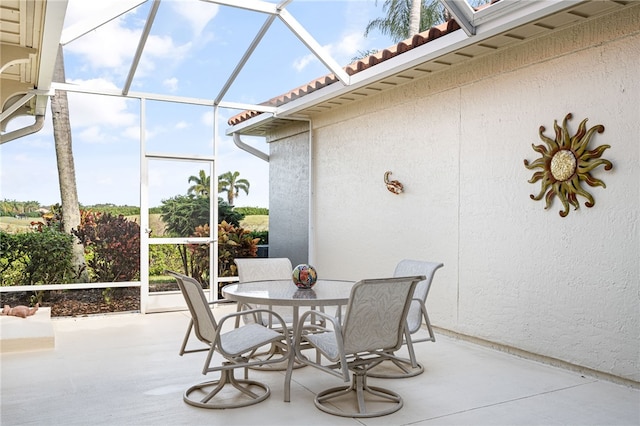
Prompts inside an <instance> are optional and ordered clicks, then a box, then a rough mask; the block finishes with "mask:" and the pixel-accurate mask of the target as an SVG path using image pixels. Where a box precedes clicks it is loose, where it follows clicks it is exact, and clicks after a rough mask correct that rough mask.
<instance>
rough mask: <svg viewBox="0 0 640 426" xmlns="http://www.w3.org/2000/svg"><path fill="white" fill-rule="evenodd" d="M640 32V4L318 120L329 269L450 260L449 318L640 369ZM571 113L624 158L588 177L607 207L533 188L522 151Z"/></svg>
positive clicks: (316, 159) (614, 369)
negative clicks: (570, 205)
mask: <svg viewBox="0 0 640 426" xmlns="http://www.w3.org/2000/svg"><path fill="white" fill-rule="evenodd" d="M639 29H640V7H637V6H634V7H631V8H627V9H626V10H624V11H623V12H621V13H619V14H615V15H610V16H607V17H604V18H601V19H599V20H598V21H591V22H586V23H584V24H581V25H579V26H576V27H572V28H569V29H567V30H564V31H562V32H560V33H557V34H554V35H553V37H545V38H540V39H536V40H533V41H529V42H527V43H525V44H522V45H520V46H517V47H514V48H511V49H508V50H504V51H499V52H497V53H496V54H493V55H490V56H486V57H483V58H479V59H477V60H474V61H471V62H469V63H466V64H464V65H461V66H459V67H457V68H453V69H451V70H450V71H448V72H447V73H440V74H436V75H433V76H430V77H428V78H424V79H421V80H418V81H414V82H412V83H410V84H407V85H404V86H401V87H399V88H397V89H395V90H392V91H387V92H383V93H381V94H380V95H378V96H376V97H370V98H368V99H367V100H364V101H361V102H359V103H356V104H353V105H352V106H350V107H348V108H342V109H335V110H332V111H331V112H328V113H325V114H323V115H318V116H316V117H314V120H313V133H312V136H313V153H312V154H313V160H312V166H313V169H314V180H313V182H312V183H313V188H314V189H313V190H314V194H313V197H312V201H313V204H314V215H313V220H314V223H315V231H314V239H312V241H314V242H313V243H312V244H313V247H312V250H311V252H312V253H314V255H313V259H311V261H312V262H313V263H314V264H315V266H316V268H317V269H318V272H319V275H320V276H322V277H325V278H351V279H361V278H367V277H379V276H385V275H391V274H392V272H393V268H394V266H395V264H396V262H398V261H399V260H400V259H402V258H414V259H425V260H434V261H442V262H444V264H445V267H444V268H443V269H441V270H439V271H438V272H437V274H436V278H435V280H434V285H433V287H432V293H431V294H430V300H429V301H428V307H429V311H430V315H431V319H432V322H433V323H434V324H435V325H437V326H439V327H441V328H444V329H448V330H451V331H454V332H457V333H461V334H464V335H469V336H474V337H477V338H480V339H483V340H486V341H490V342H495V343H497V344H500V345H504V346H506V347H513V348H517V349H520V350H522V351H526V352H531V353H533V354H538V355H541V356H544V357H549V358H551V359H558V360H561V361H564V362H568V363H571V364H574V365H576V366H582V367H586V368H588V369H593V370H596V371H599V372H603V373H606V374H611V375H614V376H618V377H621V378H624V379H628V380H632V381H636V382H638V381H640V365H639V359H640V302H639V291H640V237H639V228H638V222H639V214H640V213H639V212H640V190H639V189H638V184H639V183H640V148H639V147H640V107H639V105H640V78H639V77H638V70H639V69H640V32H639ZM569 112H570V113H572V114H573V116H574V119H573V120H571V121H569V128H570V130H571V133H572V134H573V133H575V131H576V130H577V127H578V124H579V122H580V121H581V120H582V119H584V118H588V119H589V121H588V123H587V124H588V127H591V126H594V125H596V124H603V125H604V126H605V128H606V130H605V132H604V133H602V134H596V136H595V137H594V138H593V139H592V142H591V146H592V147H595V146H599V145H602V144H609V145H611V148H610V149H608V150H606V151H605V154H604V155H603V157H604V158H607V159H609V160H610V161H612V162H613V164H614V168H613V170H611V171H604V170H603V168H602V167H599V168H598V169H597V170H596V171H595V172H594V173H593V175H594V176H595V177H597V178H600V179H602V180H603V181H604V182H605V183H606V185H607V187H606V189H605V188H601V187H597V188H591V187H589V186H587V185H584V187H585V188H586V189H587V190H588V191H589V192H590V193H591V194H592V195H593V196H594V197H595V200H596V204H595V207H593V208H586V207H585V206H584V201H585V200H584V199H583V198H580V204H581V207H580V209H579V210H577V211H574V210H573V209H572V210H571V212H570V213H569V215H568V217H566V218H561V217H560V216H559V215H558V211H559V210H560V209H561V204H560V203H559V200H558V199H556V201H555V203H554V205H553V206H552V208H551V209H549V210H545V209H544V201H532V200H531V199H530V198H529V194H537V193H538V192H539V191H540V183H539V182H538V183H536V184H530V183H528V182H527V180H528V179H530V178H531V176H532V173H533V172H532V171H530V170H528V169H526V168H525V167H524V165H523V160H524V159H529V160H530V161H531V160H535V159H536V158H539V154H538V153H536V152H534V151H533V149H532V148H531V145H532V144H536V145H538V144H542V141H541V140H540V139H539V136H538V128H539V127H540V126H545V127H546V128H547V129H548V130H547V132H546V134H547V135H549V136H551V137H553V130H552V129H553V121H554V120H558V121H559V122H561V121H562V119H563V118H564V116H565V115H566V114H567V113H569ZM386 170H391V171H392V172H393V174H392V178H394V179H398V180H400V181H401V182H402V183H403V184H404V185H405V192H404V193H403V194H402V195H394V194H392V193H390V192H388V191H387V189H386V188H385V186H384V184H383V174H384V172H385V171H386ZM271 194H272V196H273V194H274V192H273V187H272V192H271ZM273 208H274V206H273V203H272V207H271V209H272V216H273ZM274 220H278V219H277V218H274V217H272V218H271V223H272V224H273V221H274ZM271 233H273V231H272V232H271ZM271 238H273V236H272V237H271Z"/></svg>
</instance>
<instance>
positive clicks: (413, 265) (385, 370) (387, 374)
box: [369, 259, 444, 379]
mask: <svg viewBox="0 0 640 426" xmlns="http://www.w3.org/2000/svg"><path fill="white" fill-rule="evenodd" d="M443 266H444V264H443V263H437V262H426V261H422V260H409V259H404V260H401V261H400V262H398V265H397V266H396V269H395V272H394V273H393V276H394V277H403V276H412V275H424V276H425V277H426V278H425V279H424V280H423V281H420V282H419V283H418V285H417V286H416V289H415V292H414V293H413V300H412V301H411V307H410V308H409V314H408V315H407V335H406V336H405V344H406V345H407V350H408V351H409V359H401V358H391V359H390V360H389V361H385V362H380V364H379V365H378V366H375V367H372V369H371V370H370V371H369V376H370V377H379V378H386V379H399V378H405V377H413V376H417V375H418V374H422V373H423V372H424V366H423V365H422V364H420V363H418V361H417V359H416V354H415V350H414V348H413V344H414V343H419V342H435V341H436V336H435V334H434V333H433V329H432V328H431V321H430V320H429V315H428V314H427V307H426V301H427V296H428V295H429V289H430V288H431V282H432V281H433V276H434V274H435V273H436V271H437V270H438V269H439V268H441V267H443ZM423 320H424V324H425V325H426V328H427V333H428V337H423V338H416V337H415V334H416V333H417V332H418V331H419V330H421V328H422V324H423Z"/></svg>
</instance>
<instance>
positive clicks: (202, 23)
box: [169, 0, 220, 35]
mask: <svg viewBox="0 0 640 426" xmlns="http://www.w3.org/2000/svg"><path fill="white" fill-rule="evenodd" d="M169 4H170V5H171V8H172V9H173V10H174V12H175V13H176V14H178V15H179V16H181V17H182V18H184V19H185V20H186V21H187V22H188V23H189V24H190V26H191V32H192V33H193V34H196V35H197V34H200V33H201V32H202V30H203V29H204V27H206V26H207V24H208V23H209V21H211V20H212V19H213V18H214V17H215V16H216V15H217V14H218V10H219V9H220V6H219V5H217V4H213V3H205V2H203V1H197V0H189V1H186V0H179V1H170V2H169Z"/></svg>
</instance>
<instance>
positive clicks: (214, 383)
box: [183, 362, 271, 408]
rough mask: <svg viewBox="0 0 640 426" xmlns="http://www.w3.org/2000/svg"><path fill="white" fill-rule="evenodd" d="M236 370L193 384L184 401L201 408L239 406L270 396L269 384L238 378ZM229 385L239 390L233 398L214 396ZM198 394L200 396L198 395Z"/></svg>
mask: <svg viewBox="0 0 640 426" xmlns="http://www.w3.org/2000/svg"><path fill="white" fill-rule="evenodd" d="M224 365H231V363H228V362H225V363H224ZM234 371H235V370H234V369H226V370H222V371H221V373H220V379H219V380H211V381H206V382H202V383H199V384H196V385H193V386H191V387H190V388H189V389H187V390H186V391H185V393H184V395H183V399H184V402H186V403H187V404H189V405H193V406H195V407H200V408H239V407H246V406H248V405H253V404H257V403H259V402H261V401H264V400H265V399H267V398H268V397H269V395H270V394H271V390H270V389H269V387H268V386H267V385H265V384H264V383H260V382H256V381H254V380H246V379H244V380H238V379H236V378H235V376H234ZM227 385H231V386H232V387H233V388H235V389H236V390H238V391H239V392H236V393H235V395H234V396H233V397H231V398H227V397H225V398H224V399H223V401H225V402H217V400H215V398H214V397H215V396H216V395H218V394H219V393H220V392H221V391H222V390H223V389H224V388H225V386H227ZM252 387H254V388H257V392H254V391H253V390H252ZM211 388H213V389H211ZM198 395H199V396H200V397H197V396H198ZM233 401H235V402H233Z"/></svg>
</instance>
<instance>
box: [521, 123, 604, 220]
mask: <svg viewBox="0 0 640 426" xmlns="http://www.w3.org/2000/svg"><path fill="white" fill-rule="evenodd" d="M571 118H572V115H571V113H569V114H567V116H566V117H565V118H564V120H563V121H562V127H560V126H558V121H557V120H554V121H553V127H554V130H555V134H556V135H555V140H554V139H551V138H549V137H547V136H545V135H544V134H543V132H544V131H545V130H546V129H545V127H544V126H540V130H539V134H540V139H542V141H543V142H544V143H546V145H547V146H546V147H545V146H544V145H534V144H532V145H531V146H532V147H533V150H534V151H536V152H538V153H540V154H541V155H542V157H541V158H538V159H537V160H535V161H533V162H532V163H529V161H528V160H524V165H525V166H526V167H527V168H528V169H529V170H533V169H542V170H540V171H537V172H535V173H534V174H533V176H532V177H531V179H529V183H535V182H538V181H540V180H541V181H542V182H541V184H542V188H541V190H540V193H539V194H538V195H533V194H531V195H530V197H531V199H532V200H536V201H537V200H540V199H542V197H543V196H544V198H545V201H546V206H545V209H547V208H549V207H550V206H551V204H552V203H553V199H554V198H555V197H556V196H557V197H558V198H559V199H560V202H561V203H562V206H563V207H564V209H563V210H560V212H559V213H560V216H562V217H565V216H567V215H568V214H569V205H572V206H573V207H574V210H575V209H578V207H580V203H579V202H578V198H577V196H578V195H580V196H582V197H584V198H586V199H587V201H586V202H585V203H584V205H585V206H587V207H593V206H594V204H595V203H596V202H595V200H594V198H593V196H592V195H591V194H590V193H589V192H587V191H586V190H585V189H584V188H582V186H581V183H582V182H586V183H587V185H589V186H592V187H595V186H602V187H603V188H606V185H605V184H604V182H603V181H601V180H600V179H596V178H594V177H593V176H591V173H590V172H591V171H592V170H594V169H595V168H597V167H598V166H604V169H605V170H611V169H612V168H613V165H612V164H611V162H610V161H609V160H605V159H603V158H600V157H601V156H602V153H603V152H604V151H605V150H606V149H607V148H611V146H610V145H600V146H599V147H597V148H595V149H592V150H588V149H587V148H588V146H589V141H590V140H591V138H592V137H593V135H594V133H595V132H598V133H602V132H604V126H603V125H601V124H598V125H596V126H593V127H592V128H590V129H589V130H587V119H586V118H585V119H584V120H582V122H581V123H580V125H579V126H578V131H577V132H576V134H575V135H574V136H573V137H572V136H570V133H569V130H568V129H567V121H568V120H570V119H571ZM545 193H546V195H545Z"/></svg>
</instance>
